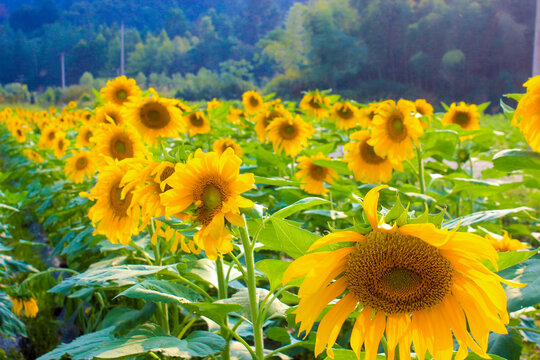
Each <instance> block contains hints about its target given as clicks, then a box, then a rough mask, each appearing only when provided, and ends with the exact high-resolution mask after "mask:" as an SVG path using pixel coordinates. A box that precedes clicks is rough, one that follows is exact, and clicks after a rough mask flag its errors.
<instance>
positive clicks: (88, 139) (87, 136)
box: [85, 131, 92, 142]
mask: <svg viewBox="0 0 540 360" xmlns="http://www.w3.org/2000/svg"><path fill="white" fill-rule="evenodd" d="M91 137H92V132H91V131H87V132H86V136H85V138H86V141H88V142H90V138H91Z"/></svg>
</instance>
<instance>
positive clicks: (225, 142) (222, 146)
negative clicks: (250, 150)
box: [212, 139, 243, 159]
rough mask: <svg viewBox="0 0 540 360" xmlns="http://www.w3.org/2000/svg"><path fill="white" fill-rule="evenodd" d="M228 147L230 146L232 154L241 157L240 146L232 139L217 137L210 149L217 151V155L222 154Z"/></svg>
mask: <svg viewBox="0 0 540 360" xmlns="http://www.w3.org/2000/svg"><path fill="white" fill-rule="evenodd" d="M228 148H232V149H233V150H234V154H235V155H236V156H238V157H239V158H240V159H241V158H242V155H243V153H242V148H241V147H240V145H238V144H237V143H236V142H235V141H234V140H233V139H217V140H216V141H214V145H213V146H212V149H213V150H214V151H215V152H217V153H218V155H221V154H223V153H224V152H225V150H227V149H228Z"/></svg>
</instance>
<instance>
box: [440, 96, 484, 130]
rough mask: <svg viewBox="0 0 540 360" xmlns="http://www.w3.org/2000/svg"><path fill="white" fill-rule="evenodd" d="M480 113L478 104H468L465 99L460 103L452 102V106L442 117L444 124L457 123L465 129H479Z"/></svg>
mask: <svg viewBox="0 0 540 360" xmlns="http://www.w3.org/2000/svg"><path fill="white" fill-rule="evenodd" d="M479 118H480V113H479V112H478V108H477V107H476V105H474V104H472V105H467V104H465V103H464V102H463V101H461V102H460V103H459V104H456V103H452V105H450V108H449V109H448V111H447V112H446V114H444V116H443V118H442V119H441V123H442V124H443V125H450V124H457V125H459V126H461V127H462V128H463V129H464V130H478V129H480V123H479V122H478V119H479Z"/></svg>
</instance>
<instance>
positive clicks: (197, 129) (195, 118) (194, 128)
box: [184, 111, 210, 136]
mask: <svg viewBox="0 0 540 360" xmlns="http://www.w3.org/2000/svg"><path fill="white" fill-rule="evenodd" d="M184 119H185V121H186V125H187V128H188V130H189V136H194V135H197V134H207V133H209V132H210V121H209V120H208V118H207V117H206V116H204V113H203V112H202V111H192V112H190V113H188V114H187V115H185V116H184Z"/></svg>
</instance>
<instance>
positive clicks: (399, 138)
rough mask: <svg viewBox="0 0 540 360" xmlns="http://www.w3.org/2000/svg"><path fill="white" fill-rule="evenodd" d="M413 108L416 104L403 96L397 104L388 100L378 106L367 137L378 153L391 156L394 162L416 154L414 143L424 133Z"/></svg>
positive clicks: (389, 157)
mask: <svg viewBox="0 0 540 360" xmlns="http://www.w3.org/2000/svg"><path fill="white" fill-rule="evenodd" d="M414 111H415V108H414V104H413V103H412V102H410V101H407V100H403V99H401V100H399V101H398V102H397V104H396V102H395V101H394V100H387V101H385V102H384V103H382V104H380V105H379V107H378V108H377V113H376V114H375V117H374V118H373V124H372V127H371V139H370V140H368V144H369V145H371V146H373V149H374V150H375V153H376V154H377V155H378V156H380V157H388V159H389V160H390V161H391V162H393V163H398V162H401V161H403V160H408V159H410V158H412V157H414V144H416V143H417V141H418V138H419V137H420V136H421V135H422V133H423V132H424V129H423V128H422V125H421V124H420V120H418V119H417V118H416V117H414Z"/></svg>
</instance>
